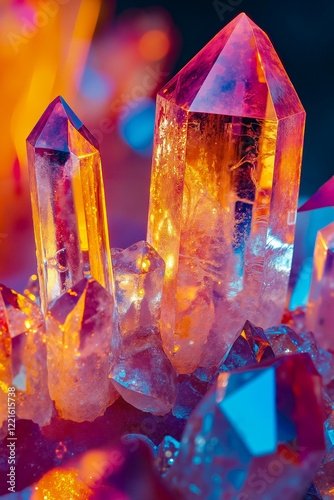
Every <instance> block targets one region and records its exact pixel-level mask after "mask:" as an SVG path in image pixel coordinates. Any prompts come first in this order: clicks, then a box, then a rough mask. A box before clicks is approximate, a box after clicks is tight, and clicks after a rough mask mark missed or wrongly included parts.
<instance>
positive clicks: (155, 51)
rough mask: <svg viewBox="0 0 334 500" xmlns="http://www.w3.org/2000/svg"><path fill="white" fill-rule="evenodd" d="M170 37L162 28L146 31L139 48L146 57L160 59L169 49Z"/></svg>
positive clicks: (150, 59)
mask: <svg viewBox="0 0 334 500" xmlns="http://www.w3.org/2000/svg"><path fill="white" fill-rule="evenodd" d="M169 46H170V43H169V38H168V36H167V35H166V33H164V32H163V31H161V30H150V31H147V32H146V33H144V35H143V36H142V37H141V39H140V42H139V50H140V53H141V54H142V56H143V57H145V59H148V60H149V61H158V60H159V59H162V58H163V57H165V55H166V54H167V53H168V51H169Z"/></svg>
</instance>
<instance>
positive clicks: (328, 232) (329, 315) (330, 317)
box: [306, 222, 334, 349]
mask: <svg viewBox="0 0 334 500" xmlns="http://www.w3.org/2000/svg"><path fill="white" fill-rule="evenodd" d="M333 284H334V222H332V224H329V225H328V226H326V227H324V228H323V229H321V230H320V231H318V234H317V239H316V242H315V249H314V256H313V271H312V281H311V288H310V295H309V301H308V304H307V309H306V325H307V328H309V329H310V330H312V331H313V332H314V334H315V336H316V338H317V340H318V342H319V344H320V346H321V347H323V348H324V349H328V348H332V349H333V348H334V334H333V324H334V298H333V286H334V285H333Z"/></svg>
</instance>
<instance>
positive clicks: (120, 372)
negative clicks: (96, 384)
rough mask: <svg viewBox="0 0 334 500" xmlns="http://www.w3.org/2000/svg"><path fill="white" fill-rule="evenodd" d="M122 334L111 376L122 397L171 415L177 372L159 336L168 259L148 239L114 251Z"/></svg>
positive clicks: (144, 408) (116, 340) (116, 342)
mask: <svg viewBox="0 0 334 500" xmlns="http://www.w3.org/2000/svg"><path fill="white" fill-rule="evenodd" d="M112 264H113V271H114V277H115V297H116V306H117V316H116V319H117V328H116V329H115V331H117V332H118V337H117V336H116V338H114V340H113V356H112V366H111V371H110V377H111V379H112V381H113V383H114V385H115V387H116V389H117V391H118V392H119V393H120V394H121V396H122V397H123V398H124V399H125V400H126V401H127V402H128V403H130V404H132V405H133V406H135V407H136V408H139V409H140V410H142V411H147V412H150V413H153V414H155V415H164V414H165V413H168V412H169V411H170V410H171V409H172V407H173V406H174V403H175V401H176V395H177V377H176V372H175V370H174V368H173V366H172V364H171V362H170V361H169V359H168V357H167V356H166V354H165V352H164V350H163V347H162V342H161V336H160V310H161V294H162V287H163V281H164V272H165V263H164V261H163V260H162V258H161V257H160V255H158V253H157V252H156V251H155V250H154V248H152V247H151V245H149V244H148V243H147V242H145V241H140V242H138V243H136V244H134V245H132V246H131V247H129V248H127V249H126V250H124V251H121V252H113V262H112Z"/></svg>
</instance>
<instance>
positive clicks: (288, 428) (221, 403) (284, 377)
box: [166, 354, 325, 500]
mask: <svg viewBox="0 0 334 500" xmlns="http://www.w3.org/2000/svg"><path fill="white" fill-rule="evenodd" d="M321 387H322V383H321V377H320V376H319V375H318V373H317V372H316V370H315V368H314V366H313V364H312V361H311V358H310V357H309V356H308V355H307V354H295V355H291V356H283V357H282V358H280V359H277V360H273V361H270V362H269V361H268V362H267V363H265V364H264V365H261V366H260V367H257V368H254V369H252V370H244V371H238V372H232V373H227V372H226V373H221V374H220V375H219V377H218V379H217V380H216V383H215V384H214V386H213V387H212V388H211V389H210V391H209V392H208V393H207V394H206V396H205V397H204V399H203V400H202V402H201V403H200V404H199V406H198V407H197V408H196V409H195V410H194V412H193V413H192V415H191V416H190V418H189V420H188V423H187V425H186V428H185V431H184V434H183V437H182V441H181V448H180V450H179V453H178V456H177V457H176V459H175V463H174V465H172V467H171V468H170V471H169V472H168V474H167V476H166V477H167V478H168V479H169V481H170V482H171V484H172V485H174V488H175V489H176V491H177V492H178V493H180V494H181V495H182V498H184V499H185V500H190V499H199V498H203V499H204V498H212V499H213V498H215V499H223V498H231V499H239V498H240V499H241V498H245V499H246V498H247V499H248V500H259V499H263V500H264V499H268V500H269V499H270V500H282V499H283V498H284V499H285V500H296V499H297V498H302V496H303V494H304V493H305V492H306V490H307V488H308V486H309V484H310V479H312V477H313V475H314V473H315V471H316V470H317V468H318V466H319V464H320V461H321V459H322V457H323V453H324V444H325V443H324V429H323V404H322V398H321Z"/></svg>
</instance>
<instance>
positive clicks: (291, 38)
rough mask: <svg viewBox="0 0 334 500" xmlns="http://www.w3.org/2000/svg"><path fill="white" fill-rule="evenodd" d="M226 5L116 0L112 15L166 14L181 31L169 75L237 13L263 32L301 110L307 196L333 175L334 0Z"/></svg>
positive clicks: (247, 0) (200, 0)
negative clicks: (147, 10) (158, 9)
mask: <svg viewBox="0 0 334 500" xmlns="http://www.w3.org/2000/svg"><path fill="white" fill-rule="evenodd" d="M217 3H218V4H219V2H217ZM220 4H221V5H223V4H225V5H229V1H228V0H226V1H222V2H220ZM230 4H231V5H235V7H234V8H233V7H230V8H233V11H231V12H229V11H226V12H225V13H223V10H224V8H223V7H222V8H221V10H220V15H219V9H218V10H217V9H216V8H215V2H214V1H211V0H190V1H182V0H179V1H177V0H164V1H163V0H155V1H148V0H136V1H130V0H120V1H118V2H117V6H116V14H119V13H121V12H122V11H124V10H126V9H129V8H143V7H148V6H154V5H160V6H162V7H164V8H166V9H167V10H168V11H169V12H170V13H171V15H172V17H173V19H174V22H175V24H176V25H177V26H178V28H179V30H180V32H181V35H182V46H181V53H180V56H179V58H178V61H177V63H176V66H175V71H174V73H176V72H177V71H179V70H180V69H181V68H182V67H183V66H184V65H185V64H186V63H187V62H188V61H189V60H190V59H191V58H192V57H193V56H194V55H195V54H196V53H197V52H198V51H199V50H200V49H201V48H202V47H203V46H204V45H205V44H206V43H207V42H208V41H210V39H211V38H212V37H213V36H215V35H216V34H217V32H218V31H219V30H221V29H222V28H223V27H224V26H225V25H226V24H227V23H228V22H230V21H231V20H232V19H233V18H234V17H235V16H236V15H238V14H239V13H240V12H245V13H246V14H247V15H248V16H249V17H250V18H251V19H252V20H253V21H254V22H255V23H256V24H258V25H259V26H260V27H261V28H262V29H263V30H264V31H265V32H266V33H267V34H268V35H269V37H270V39H271V41H272V43H273V45H274V47H275V49H276V51H277V53H278V55H279V57H280V58H281V60H282V62H283V65H284V67H285V69H286V71H287V73H288V75H289V77H290V79H291V80H292V82H293V84H294V86H295V88H296V90H297V93H298V95H299V97H300V99H301V101H302V104H303V106H304V108H305V110H306V113H307V122H306V135H305V147H304V161H303V169H302V179H301V195H304V196H310V195H311V194H313V193H314V192H315V191H316V189H317V188H318V187H319V186H320V185H321V184H323V183H324V182H325V181H326V180H327V179H328V178H329V177H330V176H332V175H333V174H334V172H333V158H332V156H333V155H332V144H333V142H334V138H333V132H334V127H333V125H332V116H333V112H334V101H333V75H334V64H333V54H334V29H333V20H334V1H332V0H323V1H320V2H316V1H310V0H303V1H302V0H297V1H296V0H290V1H289V0H241V1H240V0H230ZM236 4H238V5H236Z"/></svg>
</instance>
